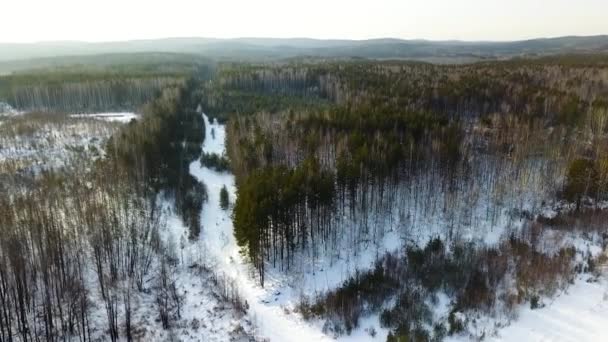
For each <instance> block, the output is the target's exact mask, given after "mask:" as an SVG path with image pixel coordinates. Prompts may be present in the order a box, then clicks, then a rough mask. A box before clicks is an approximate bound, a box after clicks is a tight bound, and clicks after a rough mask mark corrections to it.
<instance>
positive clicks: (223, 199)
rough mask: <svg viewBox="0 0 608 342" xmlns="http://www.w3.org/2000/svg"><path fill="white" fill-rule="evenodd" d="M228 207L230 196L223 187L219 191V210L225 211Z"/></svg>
mask: <svg viewBox="0 0 608 342" xmlns="http://www.w3.org/2000/svg"><path fill="white" fill-rule="evenodd" d="M229 206H230V196H229V195H228V189H226V186H225V185H224V186H223V187H222V189H221V190H220V208H222V209H223V210H227V209H228V207H229Z"/></svg>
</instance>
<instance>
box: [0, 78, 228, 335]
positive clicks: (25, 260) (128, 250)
mask: <svg viewBox="0 0 608 342" xmlns="http://www.w3.org/2000/svg"><path fill="white" fill-rule="evenodd" d="M205 77H206V76H205V75H204V74H193V75H191V76H190V77H189V78H188V80H185V81H184V82H181V83H180V84H177V85H175V86H172V87H165V88H163V89H162V91H161V92H160V93H159V95H158V96H156V97H154V98H153V99H151V100H150V101H148V102H147V103H146V104H145V105H144V106H143V107H142V108H141V113H142V114H141V116H140V117H139V118H138V119H137V120H136V121H132V122H130V123H128V124H126V125H124V126H120V127H117V126H116V125H112V124H109V123H108V124H105V123H96V122H94V121H90V120H94V119H87V118H75V119H72V118H70V117H68V116H65V115H63V114H60V113H59V114H53V113H38V114H35V115H31V114H24V116H23V117H16V118H14V119H11V120H8V121H5V122H3V125H2V131H3V133H10V134H12V135H13V136H14V139H16V138H17V137H21V136H24V137H30V138H31V137H32V136H33V135H32V134H38V133H37V132H39V131H41V130H42V132H44V129H45V127H46V126H45V125H48V124H53V123H54V124H55V125H57V126H54V129H55V130H56V131H55V136H56V137H57V136H58V135H59V134H60V133H61V132H62V129H68V128H70V127H80V126H78V125H85V124H86V125H89V126H91V127H92V128H88V130H87V132H93V133H94V134H98V133H96V132H98V130H100V129H101V131H102V132H105V130H103V127H106V126H107V127H108V129H110V128H111V129H112V132H113V133H112V134H110V135H106V137H107V140H105V142H104V146H100V148H101V149H102V152H101V155H99V152H95V153H97V157H91V156H89V157H86V158H74V159H72V158H69V157H68V158H66V160H65V162H64V163H63V164H61V163H59V164H58V165H57V166H52V164H47V167H46V168H42V169H40V170H36V169H35V168H30V169H29V170H30V171H27V172H24V171H23V170H27V169H23V168H22V166H19V165H17V166H14V167H8V166H6V165H9V166H10V165H11V164H5V166H6V167H3V168H2V174H1V176H2V179H3V181H2V184H3V187H2V191H3V194H4V195H3V196H1V199H0V340H1V341H41V340H44V341H60V340H72V339H73V340H80V341H89V340H97V339H99V338H100V336H106V337H107V339H108V340H111V341H118V340H124V339H126V340H127V341H133V340H137V339H139V338H141V337H142V336H143V335H142V333H145V332H142V331H141V329H142V328H141V327H138V326H136V325H137V324H141V323H138V321H139V320H136V318H137V316H135V315H136V314H137V312H138V311H136V309H135V305H136V303H138V302H139V301H140V300H141V298H142V296H144V298H146V297H145V296H150V297H152V296H154V298H153V299H152V303H153V309H154V310H157V312H158V317H159V322H160V323H159V324H162V327H163V328H164V329H169V328H170V327H172V326H173V325H174V324H176V323H175V322H177V321H178V320H179V318H180V316H181V310H182V309H181V308H182V306H183V300H184V299H183V296H184V294H183V290H178V287H177V286H176V272H177V271H176V269H177V265H178V264H179V263H180V260H179V259H178V257H177V247H176V246H175V242H170V241H167V240H166V239H163V238H162V234H164V233H163V232H164V229H165V228H164V227H166V225H167V222H166V220H167V215H166V213H165V212H166V211H167V210H170V211H174V212H176V213H177V214H178V215H179V216H180V217H182V220H183V222H184V224H185V225H186V226H187V227H188V230H189V236H190V238H191V239H197V238H198V234H199V231H200V223H199V220H200V214H201V208H202V203H203V201H204V200H205V199H206V196H207V195H206V189H205V186H204V184H202V183H200V182H198V181H197V180H196V179H194V178H193V177H192V176H191V175H190V173H189V172H188V166H189V164H190V162H191V161H193V160H194V159H196V158H198V156H199V155H200V154H201V143H202V141H203V139H204V132H205V127H204V122H203V120H202V117H201V115H200V113H198V112H196V104H197V103H198V98H197V95H196V92H195V91H194V90H195V89H198V88H199V84H200V83H201V82H203V81H204V78H205ZM57 110H59V109H57ZM87 120H89V121H87ZM74 125H76V126H74ZM89 126H85V127H89ZM62 127H63V128H62ZM104 134H105V133H104ZM5 138H6V141H10V139H9V137H8V136H7V137H5ZM47 139H48V138H47ZM91 141H95V140H91ZM40 147H42V145H39V148H40ZM45 148H46V147H45ZM75 148H76V147H75ZM77 149H78V150H79V151H80V154H78V155H82V156H86V150H87V149H88V147H86V146H84V147H79V148H77ZM90 152H91V151H90ZM64 153H65V154H67V153H68V151H64ZM83 153H84V154H83ZM3 158H4V156H3ZM8 162H10V160H7V163H8ZM15 169H16V170H19V171H17V172H14V170H15ZM5 191H6V192H5ZM163 203H173V208H166V207H165V204H163ZM215 281H216V282H218V287H219V288H221V286H222V285H221V284H220V283H219V280H215ZM99 304H102V305H103V306H102V307H101V308H100V307H98V306H97V305H99ZM104 322H107V323H104ZM101 324H107V326H106V327H104V326H102V325H101ZM104 331H107V335H105V333H103V332H104ZM100 332H101V333H102V335H100Z"/></svg>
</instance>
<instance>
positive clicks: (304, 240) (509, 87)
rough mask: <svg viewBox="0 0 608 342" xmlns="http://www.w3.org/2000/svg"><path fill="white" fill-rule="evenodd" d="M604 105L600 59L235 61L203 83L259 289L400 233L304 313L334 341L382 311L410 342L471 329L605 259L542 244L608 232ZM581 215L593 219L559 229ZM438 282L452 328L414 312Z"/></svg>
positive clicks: (396, 336) (534, 301)
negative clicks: (222, 131) (449, 306)
mask: <svg viewBox="0 0 608 342" xmlns="http://www.w3.org/2000/svg"><path fill="white" fill-rule="evenodd" d="M268 99H276V100H275V101H269V100H268ZM607 99H608V69H606V64H605V59H601V58H599V57H595V58H591V57H587V56H578V57H577V56H564V57H560V58H557V57H556V58H545V59H539V60H529V61H526V60H513V61H506V62H485V63H476V64H470V65H456V66H452V65H432V64H426V63H412V62H392V61H386V62H377V61H374V62H372V61H354V62H344V61H342V62H334V63H332V62H327V63H302V62H293V63H286V64H245V65H243V64H233V63H231V64H224V65H220V66H219V67H218V70H217V75H216V77H215V79H214V80H213V81H212V82H211V83H210V84H208V85H207V86H206V89H205V90H204V91H203V108H204V110H205V111H207V112H210V113H213V115H217V116H218V117H219V118H220V119H221V120H227V125H228V126H227V127H228V134H227V151H228V157H229V160H230V166H231V170H232V172H234V174H235V176H236V183H237V192H238V197H237V200H236V203H235V206H234V229H235V236H236V239H237V242H238V243H239V245H240V246H241V247H242V249H243V251H244V253H246V255H247V256H248V258H249V260H250V261H251V263H252V265H254V267H255V268H256V270H257V273H258V280H259V282H260V284H261V285H262V286H263V285H264V283H265V279H266V274H267V273H268V272H269V270H270V272H274V270H276V269H278V270H281V271H282V272H289V271H291V270H292V269H293V268H297V267H301V265H306V264H308V263H313V264H314V263H316V262H317V261H318V260H326V259H330V260H331V261H330V263H333V262H339V261H340V260H343V259H348V258H349V256H353V255H355V256H356V255H357V254H360V253H365V251H369V250H370V249H371V250H375V251H377V252H376V253H380V254H381V253H383V251H384V250H385V248H384V246H383V244H385V243H386V241H387V240H391V239H398V240H400V241H403V244H402V245H401V246H400V248H397V249H396V250H394V251H393V252H394V253H396V254H392V253H387V254H386V255H385V256H383V257H380V259H379V261H378V264H377V266H376V267H375V268H374V269H373V270H371V271H369V273H363V274H358V275H356V276H355V277H354V278H352V279H351V280H349V281H347V282H345V283H344V284H343V287H341V288H339V289H337V290H334V291H330V292H329V293H326V294H320V295H319V294H317V295H316V296H313V298H303V299H302V305H301V312H302V313H303V314H304V316H308V317H310V318H311V319H319V318H322V319H326V320H327V324H326V326H325V329H326V332H327V333H334V334H335V335H336V336H340V335H341V334H343V333H350V332H351V331H352V329H354V328H356V327H357V324H358V320H359V317H360V316H361V315H363V314H365V315H369V314H370V313H373V312H378V311H382V310H384V311H383V312H382V314H381V324H383V325H384V326H385V327H387V328H389V329H391V335H389V340H391V341H393V340H394V341H402V340H409V339H413V340H428V339H438V340H440V339H442V338H443V337H445V336H446V335H447V334H458V333H461V332H462V331H463V330H465V326H466V325H467V324H469V323H471V319H470V317H471V316H472V315H471V313H472V312H479V311H483V312H490V311H495V310H498V308H500V309H501V310H504V312H506V313H508V312H510V311H509V310H511V309H506V308H513V307H514V306H515V305H521V304H522V303H531V305H532V306H533V307H538V306H539V305H540V304H539V303H540V302H542V298H545V297H547V296H551V295H552V294H554V293H555V290H554V289H556V288H565V287H567V284H569V282H571V281H572V279H573V276H574V274H576V272H583V271H584V272H591V271H592V270H593V269H594V267H596V266H597V264H598V262H600V261H598V260H596V258H600V259H601V260H603V259H602V255H599V256H598V255H597V254H595V255H593V256H592V255H590V254H588V251H586V250H576V249H575V248H573V247H572V246H571V245H568V244H567V242H564V241H562V242H560V243H557V244H556V245H555V246H553V247H552V248H547V247H543V246H544V243H540V242H539V241H543V239H547V238H548V237H549V236H552V235H553V234H556V233H557V232H558V231H561V232H562V233H563V230H564V229H567V230H568V231H569V232H571V233H573V234H579V235H580V234H584V235H586V236H587V237H588V238H589V239H590V240H591V241H593V243H597V244H599V245H600V246H602V248H604V247H605V246H606V243H607V242H608V241H607V240H606V238H607V236H608V235H606V233H607V232H606V230H605V229H606V226H605V224H603V223H602V222H603V221H602V217H604V216H603V215H605V213H604V209H602V208H604V207H603V204H602V203H604V201H605V200H606V199H607V195H608V163H607V161H608V154H607V153H608V144H607V140H606V139H607V138H608V135H607V133H608V127H607V122H606V120H607V119H608V102H607ZM310 103H314V105H309V104H310ZM547 211H551V212H553V211H556V212H557V214H556V215H557V216H556V217H553V214H551V215H548V216H547V214H545V213H546V212H547ZM583 212H584V213H585V214H583V216H585V215H588V216H590V218H589V220H591V221H592V222H595V223H594V224H593V225H591V226H588V227H586V226H584V225H581V224H579V223H572V224H571V225H569V226H568V228H565V226H564V225H559V228H557V227H556V225H555V222H554V220H556V219H557V218H561V217H562V216H563V217H564V218H565V217H570V216H572V215H581V213H583ZM592 227H593V228H592ZM581 231H585V233H581ZM590 232H591V233H590ZM403 249H405V251H403ZM399 251H401V252H399ZM463 253H464V254H463ZM577 255H578V256H577ZM575 256H576V257H575ZM513 264H514V266H512V267H511V266H509V267H507V265H513ZM530 267H532V268H531V269H530ZM532 269H533V270H535V271H531V270H532ZM452 272H454V274H452ZM531 272H532V273H534V272H537V274H531ZM431 275H434V276H433V277H438V279H427V277H429V276H431ZM451 277H456V279H451ZM513 279H515V282H516V285H513V284H512V282H513ZM513 286H514V288H512V287H513ZM503 288H506V290H500V289H503ZM380 289H381V290H380ZM514 290H515V291H516V292H515V293H512V291H514ZM439 291H440V292H442V293H447V294H448V295H449V297H450V298H452V302H453V303H454V304H453V311H452V314H451V316H450V317H451V318H450V319H449V320H448V321H449V322H434V321H433V320H432V318H431V317H430V316H429V312H428V308H425V307H422V306H421V307H417V306H416V305H415V304H413V303H420V302H425V301H428V300H430V299H432V298H433V297H434V296H436V294H437V293H438V292H439ZM355 293H356V294H357V295H356V296H355V295H353V294H355ZM355 298H358V299H355ZM395 298H397V300H396V301H395ZM389 303H393V304H389ZM387 305H389V308H386V306H387ZM390 305H393V306H394V307H390ZM383 308H384V309H383ZM425 312H426V313H425ZM425 317H426V318H425ZM454 317H459V318H458V319H457V320H456V319H455V318H454ZM429 324H431V326H434V325H436V326H437V329H438V330H437V331H433V330H432V329H431V330H430V331H429V329H427V328H425V327H427V326H428V325H429ZM477 338H480V336H477Z"/></svg>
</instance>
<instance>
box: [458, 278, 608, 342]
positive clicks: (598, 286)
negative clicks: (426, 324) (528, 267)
mask: <svg viewBox="0 0 608 342" xmlns="http://www.w3.org/2000/svg"><path fill="white" fill-rule="evenodd" d="M545 304H546V306H545V307H543V308H540V309H534V310H533V309H531V308H530V307H529V305H528V306H526V307H525V308H520V310H519V311H518V317H517V318H516V320H515V321H513V322H511V323H510V324H509V325H508V326H506V327H504V328H502V329H499V330H498V331H497V332H496V333H493V331H494V330H495V329H494V327H493V326H491V323H490V324H488V325H490V326H487V325H486V326H484V325H483V324H481V326H480V327H479V330H480V331H486V332H490V333H488V334H486V340H487V341H496V342H498V341H503V342H511V341H513V342H521V341H539V342H540V341H563V342H566V341H568V342H569V341H572V342H578V341H605V340H606V338H607V337H608V282H607V281H606V279H605V278H604V277H600V278H599V279H597V280H595V279H593V278H591V277H590V276H589V275H584V276H581V277H579V278H578V279H577V280H576V281H575V283H574V284H573V285H572V286H570V287H569V288H568V289H567V291H566V292H564V293H562V294H561V295H559V296H558V297H556V298H555V299H554V300H553V302H550V303H545ZM487 322H488V321H487ZM469 340H470V337H468V336H456V337H451V338H449V339H448V341H453V342H456V341H469Z"/></svg>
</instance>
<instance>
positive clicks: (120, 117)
mask: <svg viewBox="0 0 608 342" xmlns="http://www.w3.org/2000/svg"><path fill="white" fill-rule="evenodd" d="M70 116H71V117H73V118H94V119H99V120H104V121H110V122H122V123H127V122H130V121H131V120H136V119H137V118H138V117H139V115H138V114H135V113H130V112H123V113H95V114H72V115H70Z"/></svg>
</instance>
